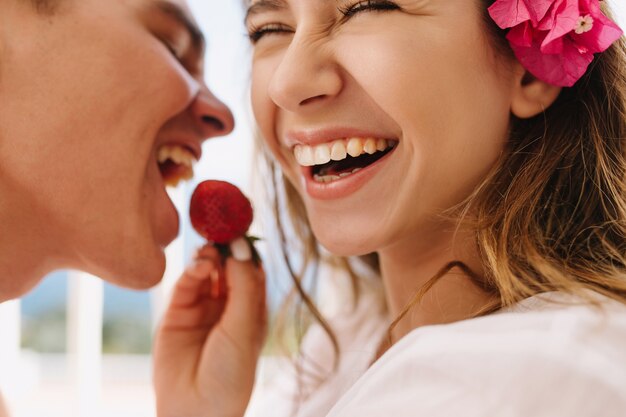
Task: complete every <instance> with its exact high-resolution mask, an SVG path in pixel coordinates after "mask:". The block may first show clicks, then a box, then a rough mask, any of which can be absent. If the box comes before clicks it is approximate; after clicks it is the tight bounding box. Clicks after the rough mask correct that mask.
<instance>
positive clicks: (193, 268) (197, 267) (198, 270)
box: [187, 259, 213, 278]
mask: <svg viewBox="0 0 626 417" xmlns="http://www.w3.org/2000/svg"><path fill="white" fill-rule="evenodd" d="M212 270H213V264H212V263H211V262H207V261H206V260H202V259H197V260H195V261H194V262H192V263H191V265H189V266H188V267H187V273H188V274H191V275H193V276H196V277H202V278H204V277H208V275H209V274H210V273H211V271H212Z"/></svg>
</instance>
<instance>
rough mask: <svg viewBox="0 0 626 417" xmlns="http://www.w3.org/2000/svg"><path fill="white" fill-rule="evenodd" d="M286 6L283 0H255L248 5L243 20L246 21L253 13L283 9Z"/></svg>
mask: <svg viewBox="0 0 626 417" xmlns="http://www.w3.org/2000/svg"><path fill="white" fill-rule="evenodd" d="M286 7H287V2H286V1H285V0H259V1H255V2H254V3H253V4H252V5H250V7H248V11H247V12H246V17H245V18H244V22H247V21H248V19H250V18H251V17H252V16H254V15H255V14H260V13H263V12H269V11H276V10H281V9H285V8H286Z"/></svg>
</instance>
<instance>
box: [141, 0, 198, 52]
mask: <svg viewBox="0 0 626 417" xmlns="http://www.w3.org/2000/svg"><path fill="white" fill-rule="evenodd" d="M152 5H153V8H155V9H157V10H159V11H161V12H162V13H164V14H166V15H168V16H169V17H171V18H173V19H174V20H175V21H176V22H177V23H178V24H180V25H181V26H182V27H183V28H184V29H185V30H186V31H187V32H188V33H189V36H190V37H191V43H192V45H193V47H194V48H195V49H197V50H198V51H199V52H203V51H204V50H205V48H206V39H205V37H204V35H203V34H202V31H201V30H200V28H199V27H198V25H196V23H194V21H193V20H192V19H191V17H190V16H189V14H188V13H187V12H186V11H185V10H184V9H183V8H182V7H180V6H179V5H177V4H174V3H172V2H170V1H167V0H158V1H155V2H152Z"/></svg>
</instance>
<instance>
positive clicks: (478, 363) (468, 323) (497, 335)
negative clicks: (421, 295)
mask: <svg viewBox="0 0 626 417" xmlns="http://www.w3.org/2000/svg"><path fill="white" fill-rule="evenodd" d="M598 299H599V300H601V301H602V310H600V309H596V308H594V307H593V306H590V305H587V304H584V305H581V304H580V303H578V304H575V303H573V299H572V298H571V297H567V296H564V295H561V294H557V293H551V294H544V295H539V296H535V297H532V298H529V299H527V300H524V301H522V302H521V303H519V304H517V305H516V306H514V307H512V308H508V309H506V310H503V311H500V312H498V313H495V314H492V315H490V316H487V317H482V318H477V319H471V320H465V321H461V322H457V323H453V324H446V325H436V326H424V327H421V328H418V329H415V330H413V331H412V332H411V333H409V334H408V335H407V336H405V337H404V338H402V339H401V340H400V341H399V342H398V343H396V344H395V345H394V346H392V347H391V348H390V349H389V350H388V351H387V352H386V353H385V354H384V355H383V356H382V357H381V358H380V359H379V360H378V361H376V362H375V363H374V364H373V365H372V366H371V367H369V368H368V366H369V364H370V363H371V361H372V360H373V358H374V355H375V351H376V347H377V345H378V343H379V342H380V340H381V337H383V336H384V333H385V330H386V328H387V325H388V324H387V320H386V319H385V318H384V315H382V314H380V315H378V316H377V315H376V313H377V312H378V313H380V311H376V309H372V308H371V304H370V305H369V308H368V303H367V301H371V300H365V302H361V303H360V305H359V307H358V308H357V309H356V311H355V312H354V314H353V315H348V316H343V317H341V318H338V319H336V320H335V321H334V322H333V328H334V329H335V331H336V332H337V335H338V337H339V341H340V345H341V348H342V352H343V357H342V362H341V363H340V367H339V369H338V371H337V372H335V373H332V374H331V376H330V377H328V378H327V379H326V381H325V382H319V381H316V379H315V378H307V379H306V383H307V384H306V385H307V387H308V388H307V392H306V393H305V396H304V397H305V399H304V400H303V402H302V404H301V405H300V407H299V408H298V410H297V414H292V413H291V411H292V409H293V404H294V398H296V397H297V393H296V392H295V391H294V387H295V386H296V385H295V382H294V373H293V372H292V373H291V374H289V373H283V374H282V376H281V377H279V378H276V380H274V381H273V382H272V383H271V384H270V386H269V388H268V390H267V391H265V392H263V391H261V392H259V393H258V396H259V397H261V396H262V397H263V398H260V399H259V397H257V401H260V402H261V404H257V405H258V406H259V407H262V406H263V404H267V405H270V407H268V408H265V409H263V408H259V411H258V414H252V415H258V416H263V417H265V416H268V417H269V416H272V417H287V416H294V415H295V416H297V417H314V416H315V417H321V416H328V417H340V416H341V417H347V416H355V417H356V416H358V417H387V416H391V417H409V416H419V417H452V416H454V417H457V416H462V417H487V416H489V417H493V416H497V417H544V416H545V417H626V305H624V304H621V303H617V302H614V301H610V300H608V299H606V298H603V297H600V296H598ZM329 349H330V350H329ZM303 350H304V352H305V353H306V355H307V356H310V357H312V358H314V359H316V361H317V362H318V363H319V365H320V366H321V368H322V370H321V371H319V372H318V375H322V374H323V373H324V372H325V371H328V370H330V369H331V368H332V354H331V352H332V349H331V348H330V344H329V343H328V341H327V338H325V337H324V335H323V332H322V331H321V329H320V328H319V327H317V326H314V327H312V328H311V330H310V333H309V334H307V337H306V339H305V341H304V345H303ZM311 369H312V370H315V369H317V367H315V366H311V367H310V370H311ZM278 404H282V406H278Z"/></svg>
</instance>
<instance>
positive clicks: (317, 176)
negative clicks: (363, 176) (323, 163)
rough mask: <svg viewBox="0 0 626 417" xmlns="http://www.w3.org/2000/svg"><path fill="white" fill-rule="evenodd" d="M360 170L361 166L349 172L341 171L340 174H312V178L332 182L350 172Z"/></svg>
mask: <svg viewBox="0 0 626 417" xmlns="http://www.w3.org/2000/svg"><path fill="white" fill-rule="evenodd" d="M360 170H361V168H354V169H353V170H352V171H350V172H342V173H340V174H330V175H320V174H314V175H313V179H314V180H315V181H316V182H323V183H326V182H333V181H337V180H340V179H342V178H345V177H348V176H350V175H352V174H355V173H357V172H359V171H360Z"/></svg>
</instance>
